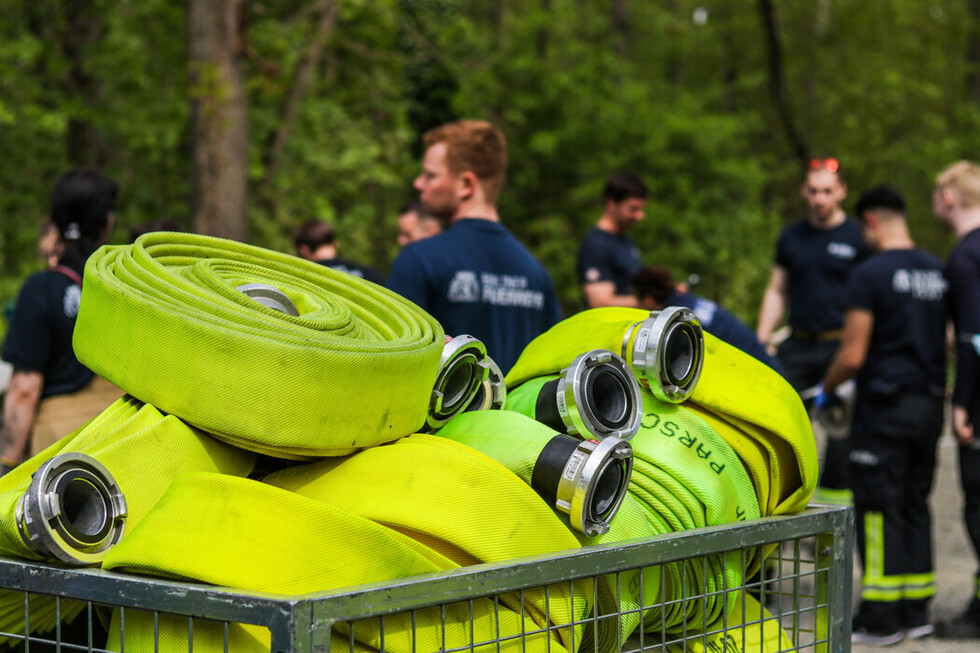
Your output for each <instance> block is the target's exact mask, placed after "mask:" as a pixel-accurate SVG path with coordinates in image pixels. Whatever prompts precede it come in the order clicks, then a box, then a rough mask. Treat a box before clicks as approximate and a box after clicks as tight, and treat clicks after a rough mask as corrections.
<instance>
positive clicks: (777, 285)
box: [755, 265, 787, 345]
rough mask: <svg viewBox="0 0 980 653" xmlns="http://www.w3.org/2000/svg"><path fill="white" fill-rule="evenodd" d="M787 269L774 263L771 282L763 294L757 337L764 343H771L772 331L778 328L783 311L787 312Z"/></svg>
mask: <svg viewBox="0 0 980 653" xmlns="http://www.w3.org/2000/svg"><path fill="white" fill-rule="evenodd" d="M786 276H787V275H786V269H785V268H783V267H782V266H781V265H773V266H772V271H771V272H770V273H769V283H768V284H767V285H766V292H765V294H764V295H763V296H762V306H760V307H759V320H758V323H757V324H756V329H755V337H756V338H757V339H758V340H759V342H760V343H762V344H763V345H768V344H769V339H770V338H771V337H772V332H773V331H775V330H776V327H777V326H778V325H779V322H780V320H782V319H783V313H785V312H786V301H787V295H786V293H787V279H786Z"/></svg>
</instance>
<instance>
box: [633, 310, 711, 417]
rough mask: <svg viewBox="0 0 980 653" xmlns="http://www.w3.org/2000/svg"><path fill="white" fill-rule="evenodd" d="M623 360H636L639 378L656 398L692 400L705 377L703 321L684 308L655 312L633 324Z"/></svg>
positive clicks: (634, 368) (636, 371) (672, 400)
mask: <svg viewBox="0 0 980 653" xmlns="http://www.w3.org/2000/svg"><path fill="white" fill-rule="evenodd" d="M634 333H635V334H636V337H635V338H634V337H633V334H634ZM631 340H632V347H631V346H630V341H631ZM630 354H632V356H630ZM623 358H625V359H627V360H631V359H632V361H633V372H634V373H636V377H637V378H638V379H639V380H640V383H642V384H643V385H644V386H646V387H647V389H648V390H650V392H652V393H653V394H654V396H655V397H657V398H658V399H660V400H661V401H667V402H670V403H675V404H676V403H680V402H682V401H684V400H685V399H687V398H688V397H690V396H691V393H692V392H694V387H695V386H696V385H697V383H698V378H700V376H701V367H702V366H703V364H704V332H703V331H702V330H701V321H700V320H699V319H698V317H697V315H695V314H694V312H693V311H691V310H690V309H687V308H684V307H681V306H671V307H669V308H665V309H664V310H662V311H651V312H650V317H648V318H647V319H645V320H643V321H642V322H637V323H635V324H633V325H632V326H631V327H630V328H629V330H628V331H627V332H626V334H625V335H624V336H623Z"/></svg>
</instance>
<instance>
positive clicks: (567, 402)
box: [534, 349, 643, 440]
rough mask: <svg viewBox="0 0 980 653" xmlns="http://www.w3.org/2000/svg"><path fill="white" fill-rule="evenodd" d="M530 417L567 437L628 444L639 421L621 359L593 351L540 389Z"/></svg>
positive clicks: (637, 394)
mask: <svg viewBox="0 0 980 653" xmlns="http://www.w3.org/2000/svg"><path fill="white" fill-rule="evenodd" d="M534 418H535V419H536V420H537V421H539V422H541V423H542V424H547V425H548V426H550V427H551V428H553V429H555V430H556V431H561V432H563V433H568V434H570V435H578V436H580V437H583V438H587V437H594V438H609V437H614V438H622V439H623V440H629V439H630V438H632V437H633V436H634V435H636V432H637V431H638V430H639V429H640V421H641V420H642V419H643V396H642V394H641V390H640V384H639V382H638V381H637V380H636V376H634V375H633V372H632V370H630V368H629V365H627V364H626V361H625V360H623V359H622V358H620V357H619V356H617V355H616V354H614V353H613V352H611V351H608V350H606V349H593V350H591V351H587V352H585V353H584V354H580V355H579V356H578V357H576V358H575V360H573V361H572V362H571V364H570V365H569V366H568V367H566V368H565V369H563V370H562V371H561V372H560V376H559V377H558V378H557V379H553V380H551V381H548V382H547V383H545V384H544V385H543V386H542V387H541V391H540V392H539V393H538V398H537V401H536V403H535V407H534Z"/></svg>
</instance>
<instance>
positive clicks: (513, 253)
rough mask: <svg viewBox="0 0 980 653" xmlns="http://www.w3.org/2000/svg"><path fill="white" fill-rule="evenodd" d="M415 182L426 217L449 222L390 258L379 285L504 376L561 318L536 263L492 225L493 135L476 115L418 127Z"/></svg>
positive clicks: (502, 151) (498, 173) (500, 160)
mask: <svg viewBox="0 0 980 653" xmlns="http://www.w3.org/2000/svg"><path fill="white" fill-rule="evenodd" d="M424 144H425V147H426V150H425V155H424V158H423V161H422V173H421V174H420V175H419V176H418V178H417V179H416V180H415V188H416V190H418V191H419V200H420V201H421V202H422V207H423V208H424V209H425V211H426V212H427V213H429V214H430V215H433V216H435V217H436V218H439V219H441V220H443V221H444V222H445V223H448V224H449V228H448V229H447V230H446V231H444V232H443V233H441V234H438V235H436V236H433V237H431V238H426V239H424V240H420V241H418V242H415V243H411V244H409V245H408V246H406V247H405V248H404V249H402V251H401V252H400V253H399V254H398V257H397V258H396V259H395V262H394V264H393V266H392V268H391V273H390V275H389V277H388V287H389V288H390V289H391V290H393V291H395V292H397V293H398V294H400V295H402V296H403V297H405V298H407V299H409V300H411V301H413V302H415V303H416V304H418V305H419V306H420V307H422V308H423V309H425V310H426V311H428V312H429V313H430V314H431V315H432V316H433V317H435V318H436V319H437V320H438V321H439V322H440V324H442V327H443V329H445V331H446V333H447V334H448V335H451V336H458V335H464V334H465V335H471V336H473V337H474V338H477V339H479V340H480V341H482V342H483V344H484V345H486V348H487V353H488V354H489V355H490V357H491V358H493V359H494V361H495V362H496V363H497V365H498V366H500V369H501V370H502V371H503V372H504V373H506V372H507V371H508V370H509V369H510V368H511V367H512V366H513V364H514V362H515V361H516V360H517V357H518V356H519V355H520V353H521V351H522V350H523V349H524V347H525V346H526V345H527V343H529V342H530V341H531V340H532V339H533V338H534V337H536V336H537V335H539V334H540V333H542V332H543V331H545V330H546V329H548V328H549V327H551V326H552V325H553V324H555V323H556V322H558V321H559V320H560V319H561V309H560V307H559V304H558V298H557V296H556V294H555V289H554V285H553V283H552V281H551V278H550V277H549V276H548V273H547V272H546V271H545V269H544V267H543V266H542V265H541V264H540V263H539V262H538V261H537V260H535V258H534V257H533V256H532V255H531V254H530V252H528V251H527V249H525V247H524V246H523V245H521V244H520V243H519V242H518V241H517V239H516V238H514V236H513V235H511V233H510V232H509V231H507V229H506V228H505V227H504V226H503V225H502V224H501V222H500V217H499V216H498V215H497V206H496V205H497V196H498V194H499V192H500V188H501V186H502V185H503V181H504V172H505V168H506V158H507V155H506V144H505V142H504V137H503V134H502V133H501V132H500V131H499V130H498V129H497V128H496V127H494V126H493V125H491V124H490V123H487V122H483V121H473V120H463V121H459V122H453V123H448V124H445V125H442V126H440V127H436V128H435V129H433V130H431V131H429V132H428V133H426V135H425V138H424Z"/></svg>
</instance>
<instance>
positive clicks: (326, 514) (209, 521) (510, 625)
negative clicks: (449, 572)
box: [103, 436, 587, 653]
mask: <svg viewBox="0 0 980 653" xmlns="http://www.w3.org/2000/svg"><path fill="white" fill-rule="evenodd" d="M422 437H423V438H424V437H429V436H422ZM408 439H409V440H412V439H415V436H412V437H411V438H408ZM400 448H405V449H412V448H413V445H412V444H411V443H409V444H407V445H404V446H403V445H400V444H394V445H390V446H382V447H374V448H372V449H367V450H365V452H361V453H359V454H356V455H354V456H351V457H350V458H349V459H346V460H348V461H356V460H357V459H358V458H359V457H360V456H362V455H363V453H366V452H369V451H374V450H395V449H400ZM421 449H422V450H423V451H422V452H421V453H424V454H425V457H426V458H428V457H429V456H430V455H433V456H435V457H436V458H437V459H438V455H437V454H436V453H435V452H436V451H445V450H446V449H445V447H443V446H432V445H431V444H424V445H422V446H421ZM429 449H434V450H435V451H428V450H429ZM458 449H463V448H462V447H458ZM473 453H474V454H475V452H473ZM466 456H469V457H470V458H475V456H474V455H473V454H468V453H464V455H463V456H456V457H453V458H454V461H455V462H464V461H465V459H466ZM342 460H344V459H333V460H331V461H329V463H337V464H338V469H339V468H343V467H344V464H343V462H341V461H342ZM398 460H401V457H400V456H396V457H395V458H392V459H390V460H389V462H390V463H393V464H396V466H398V467H401V465H400V464H397V461H398ZM405 462H406V465H408V466H409V470H408V471H411V469H412V467H411V466H412V465H413V463H417V462H418V460H414V459H413V457H412V456H408V459H407V460H406V461H405ZM488 462H490V463H492V461H488ZM324 464H328V463H324ZM464 464H465V463H464ZM319 465H321V463H314V464H311V465H304V466H303V467H309V468H313V467H317V466H319ZM468 466H469V467H470V468H471V469H470V472H471V473H472V475H467V474H464V477H465V478H470V479H474V478H480V477H481V476H484V477H485V476H486V474H487V473H488V472H482V473H481V472H479V471H477V470H476V467H477V465H473V464H470V465H468ZM487 466H488V467H492V466H493V465H487ZM363 471H364V470H363V469H359V470H358V473H360V472H363ZM380 471H389V472H390V471H392V470H391V468H390V467H389V468H387V470H375V472H374V473H375V474H378V475H380V473H379V472H380ZM306 472H307V473H306V474H304V473H303V470H301V469H300V468H295V470H294V473H293V474H291V475H290V479H280V480H283V481H286V480H292V481H294V482H296V483H297V484H299V485H302V484H303V483H304V481H305V482H308V483H309V484H310V485H309V486H308V487H306V488H303V489H305V490H308V491H309V493H310V494H317V493H318V492H317V490H318V489H321V488H318V487H317V486H318V485H319V483H318V481H319V479H320V478H323V476H322V475H321V474H316V473H313V471H312V469H307V470H306ZM326 475H327V476H329V473H327V474H326ZM501 476H503V474H501ZM365 480H366V479H363V478H361V479H359V481H358V483H357V484H356V485H361V484H363V483H364V482H365ZM403 480H404V477H403ZM484 480H486V479H485V478H484ZM512 484H519V481H517V479H513V481H512ZM447 485H448V484H447ZM505 485H506V483H496V484H495V483H489V484H488V485H485V486H483V487H484V488H490V490H491V491H492V490H496V489H503V488H504V487H505ZM348 489H351V488H349V487H346V486H345V488H344V491H343V492H342V493H346V491H347V490H348ZM458 489H464V488H462V486H458ZM477 489H479V488H474V490H477ZM445 491H446V492H448V491H449V490H445ZM396 496H397V495H388V497H387V500H388V501H389V502H390V503H398V502H397V501H393V500H392V499H393V498H394V497H396ZM505 496H507V497H509V498H515V497H516V493H514V492H513V491H510V492H507V491H505ZM330 497H332V495H329V496H328V497H324V498H325V499H329V498H330ZM406 503H407V502H406ZM431 505H432V506H434V507H435V508H434V510H433V513H434V514H433V515H430V516H429V518H430V519H435V518H436V517H437V516H438V515H439V513H440V512H441V511H442V510H443V509H441V508H439V507H438V506H439V504H437V503H432V504H431ZM454 505H455V504H454ZM456 507H458V506H456ZM450 509H451V508H450V506H445V508H444V510H450ZM418 512H425V511H418ZM473 512H476V510H473ZM545 512H546V509H542V510H539V511H538V514H539V516H540V515H543V514H545ZM514 517H515V518H516V519H524V517H523V516H518V515H516V514H515V515H514ZM506 526H507V527H508V528H509V527H510V526H511V524H506ZM501 530H504V529H501ZM562 531H564V533H565V538H567V539H571V540H572V543H574V538H572V537H571V535H570V534H568V532H567V530H565V529H564V528H563V527H559V529H548V528H547V525H546V524H545V530H544V533H541V534H539V535H538V537H537V540H538V542H539V546H540V547H541V548H547V543H546V541H545V540H546V538H547V537H548V535H549V534H551V535H558V536H560V535H561V532H562ZM479 536H480V534H479V533H473V532H472V531H471V532H470V533H467V537H468V538H469V539H470V540H471V541H472V543H474V544H475V545H477V546H478V545H479V542H477V540H478V539H480V538H479ZM489 539H490V540H491V541H492V542H493V543H492V544H491V545H490V550H491V551H496V552H497V554H498V555H514V549H515V548H518V547H519V545H520V540H515V542H513V543H512V544H511V545H509V547H508V546H506V545H505V543H504V542H503V538H501V537H496V538H493V537H492V538H489ZM534 539H535V538H530V540H531V541H532V542H533V541H534ZM567 539H565V540H564V541H559V542H557V543H556V546H558V547H562V546H563V548H568V545H569V542H568V541H567ZM505 548H510V549H511V550H510V551H505V550H504V549H505ZM456 566H457V565H456V563H455V562H454V561H452V560H450V559H449V558H446V557H445V556H443V555H441V554H439V553H438V552H436V551H434V550H433V549H431V548H429V547H428V546H426V545H425V544H421V543H419V542H418V541H416V540H414V539H413V538H412V537H410V536H409V535H405V534H403V533H400V532H398V531H397V530H394V529H392V528H388V527H387V526H383V525H381V524H379V523H375V521H372V520H369V519H366V518H364V517H362V516H359V515H356V514H353V513H351V512H348V511H347V510H345V509H343V508H342V507H338V506H337V505H335V502H333V501H330V500H316V499H311V498H308V497H305V496H301V495H300V494H298V493H296V492H292V491H288V490H284V489H282V488H279V487H275V486H273V485H270V484H268V483H262V482H259V481H254V480H248V479H240V478H235V477H231V476H226V475H215V474H188V475H184V476H181V477H180V478H178V479H176V480H175V481H174V482H173V484H172V485H171V487H170V489H169V490H168V491H167V493H166V494H165V495H164V496H163V497H162V498H161V499H160V501H159V502H158V503H157V505H156V506H154V508H153V509H152V510H151V511H150V512H149V513H148V514H147V515H146V517H145V518H144V519H143V521H142V522H141V523H140V524H139V525H138V526H137V527H136V528H135V529H133V531H132V532H131V533H129V534H128V535H127V536H126V538H124V539H123V541H122V542H120V543H119V545H117V546H116V547H115V548H113V549H112V551H110V553H109V555H108V556H107V558H106V560H105V562H104V564H103V568H105V569H113V570H118V571H128V572H136V573H143V574H151V575H158V576H164V577H168V578H174V579H193V580H197V581H202V582H206V583H212V584H215V585H221V586H226V587H232V588H237V589H243V590H249V591H259V592H271V593H277V594H288V595H301V594H308V593H312V592H323V591H329V590H333V589H340V588H344V587H348V586H352V585H359V584H362V583H370V582H379V581H386V580H391V579H395V578H404V577H406V576H412V575H416V574H421V573H427V572H433V571H439V570H444V569H452V568H454V567H456ZM582 594H583V597H581V598H579V599H578V601H581V605H582V606H583V607H585V606H586V601H585V600H584V595H585V594H587V592H584V591H583V592H582ZM528 600H529V597H528V596H526V595H525V601H528ZM561 602H562V601H561V597H560V595H559V594H558V592H557V591H552V592H549V594H548V606H549V607H550V608H552V609H555V608H556V607H559V606H558V604H559V603H561ZM513 605H516V606H517V607H516V610H515V609H512V608H511V606H508V605H507V604H505V603H503V602H497V603H495V602H494V601H493V599H478V600H475V601H472V602H469V601H463V602H461V603H459V604H452V605H449V606H446V607H445V611H443V609H442V608H441V607H439V606H437V607H434V608H431V609H423V610H418V611H414V613H413V614H401V615H392V616H387V617H385V618H384V622H383V632H382V626H381V623H380V622H379V621H378V620H367V621H364V622H357V623H356V624H355V625H354V628H353V633H351V632H350V629H349V628H348V627H347V626H346V624H344V625H338V626H336V629H337V635H338V636H339V637H342V638H343V642H344V643H343V644H342V645H341V649H340V650H349V644H347V642H348V641H349V638H353V639H354V640H355V641H356V642H358V643H359V646H358V647H357V648H355V650H374V649H381V642H382V638H383V642H384V647H383V648H384V650H385V651H388V652H390V653H399V652H402V651H405V652H406V653H407V652H409V651H437V650H443V648H444V646H445V647H450V648H452V647H465V648H466V650H471V649H470V648H469V647H470V646H471V645H472V646H473V648H472V650H473V651H479V652H483V653H490V652H491V651H497V650H498V649H497V644H496V643H495V642H496V641H497V637H498V636H505V635H515V634H520V633H522V632H525V633H529V634H528V635H527V637H526V638H525V639H524V641H518V640H508V641H505V642H504V643H503V644H502V646H501V649H500V650H507V651H519V650H527V651H541V652H544V651H554V652H561V651H567V650H568V649H567V648H566V647H565V646H564V645H562V644H560V643H559V642H558V641H557V640H555V639H553V636H552V637H549V635H548V634H547V633H546V632H544V631H543V630H542V628H543V627H542V626H541V625H540V624H539V622H538V621H536V617H535V615H534V614H533V611H532V610H531V609H529V606H528V605H525V606H524V615H525V616H524V617H523V618H522V616H521V611H520V603H519V602H518V603H515V604H513ZM544 605H545V604H544V602H543V599H542V602H541V603H540V604H539V606H538V609H541V608H543V607H544ZM571 616H572V615H571V614H567V615H566V617H567V618H570V617H571ZM125 619H126V620H125V624H124V626H123V628H119V625H120V624H119V621H120V615H119V614H118V613H117V614H116V615H115V617H114V620H113V625H112V627H111V628H110V640H109V648H110V650H120V640H121V637H122V635H121V632H124V633H125V637H126V640H125V650H126V651H153V650H160V651H169V650H178V649H181V648H186V647H187V645H188V642H189V641H190V639H189V638H190V633H189V629H188V623H187V620H186V619H178V618H175V617H160V618H159V628H158V635H157V637H158V644H157V645H158V647H159V648H158V649H154V645H155V643H154V639H155V638H154V632H153V631H154V629H153V627H152V626H153V620H154V616H153V615H152V614H145V613H136V614H134V613H133V611H126V617H125ZM471 622H472V631H471ZM230 631H233V632H232V634H231V637H232V638H233V639H234V641H235V644H236V645H235V646H233V647H232V648H231V650H234V651H236V652H237V651H240V650H243V651H253V650H255V651H257V650H263V649H262V647H263V646H264V650H265V651H268V650H269V649H268V647H269V639H268V633H267V632H265V631H264V629H262V628H258V627H254V626H247V625H236V626H234V627H232V628H231V629H230ZM223 637H224V627H223V624H212V625H208V624H207V623H204V622H195V624H194V627H193V647H194V650H195V651H202V652H208V651H220V650H224V646H223ZM335 641H340V640H338V639H335ZM443 642H445V644H443ZM480 642H492V643H489V644H486V645H484V646H480V645H479V643H480ZM252 643H258V647H252V646H251V644H252ZM363 647H368V648H367V649H364V648H363Z"/></svg>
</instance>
